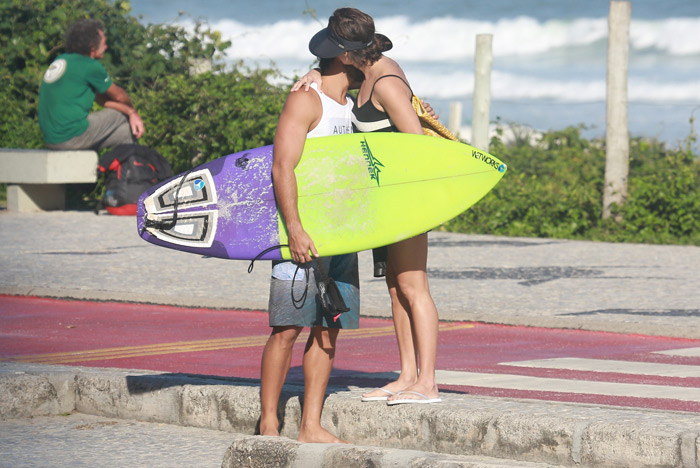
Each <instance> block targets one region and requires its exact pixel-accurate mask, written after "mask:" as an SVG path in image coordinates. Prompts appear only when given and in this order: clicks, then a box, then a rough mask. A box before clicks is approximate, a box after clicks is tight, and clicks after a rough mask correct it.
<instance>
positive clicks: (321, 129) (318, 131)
mask: <svg viewBox="0 0 700 468" xmlns="http://www.w3.org/2000/svg"><path fill="white" fill-rule="evenodd" d="M311 89H313V90H314V91H316V92H317V93H318V95H319V97H320V98H321V107H322V112H323V114H322V115H321V120H320V121H319V122H318V125H316V126H315V127H314V129H313V130H311V131H310V132H309V133H307V134H306V138H316V137H322V136H331V135H342V134H344V133H352V99H350V97H348V98H347V102H346V103H345V104H340V103H338V102H336V101H335V100H333V99H331V98H330V97H328V96H326V95H325V94H323V91H321V90H320V89H318V85H317V84H316V83H311Z"/></svg>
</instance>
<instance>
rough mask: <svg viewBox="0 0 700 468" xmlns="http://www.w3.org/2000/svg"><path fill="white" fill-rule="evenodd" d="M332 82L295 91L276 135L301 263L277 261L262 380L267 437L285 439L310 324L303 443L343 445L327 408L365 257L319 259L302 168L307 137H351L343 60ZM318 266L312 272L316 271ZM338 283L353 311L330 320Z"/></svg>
mask: <svg viewBox="0 0 700 468" xmlns="http://www.w3.org/2000/svg"><path fill="white" fill-rule="evenodd" d="M321 69H322V71H323V73H324V76H325V77H326V79H325V80H324V83H323V86H322V87H321V88H319V87H316V86H315V85H314V86H313V90H314V92H310V93H292V94H290V95H289V97H288V98H287V102H286V103H285V105H284V108H283V109H282V114H281V116H280V119H279V124H278V127H277V133H276V134H275V141H274V150H273V151H274V152H273V164H272V179H273V186H274V190H275V198H276V199H277V206H278V208H279V211H280V213H281V214H282V217H283V219H284V224H285V227H286V229H287V234H288V239H289V249H290V252H291V255H292V260H293V262H289V261H277V262H273V267H272V279H271V284H270V305H269V312H270V326H272V333H271V335H270V338H269V339H268V341H267V344H266V345H265V349H264V351H263V356H262V363H261V378H260V386H261V388H260V399H261V416H260V434H261V435H279V429H280V428H279V418H278V416H277V406H278V402H279V397H280V394H281V391H282V386H283V385H284V381H285V378H286V376H287V372H288V371H289V367H290V365H291V358H292V348H293V345H294V342H295V341H296V339H297V337H298V336H299V334H300V333H301V331H302V329H303V328H304V327H310V328H311V331H310V333H309V338H308V340H307V343H306V348H305V350H304V360H303V369H304V406H303V412H302V419H301V426H300V429H299V441H301V442H324V443H333V442H341V440H340V439H338V438H337V437H336V436H334V435H333V434H331V433H330V432H328V431H327V430H326V429H325V428H323V427H322V426H321V411H322V408H323V400H324V398H325V392H326V387H327V385H328V379H329V378H330V373H331V369H332V366H333V359H334V356H335V343H336V338H337V337H338V332H339V331H340V329H341V328H349V329H352V328H358V327H359V313H360V312H359V308H360V294H359V277H358V266H357V254H355V253H353V254H346V255H338V256H335V257H328V258H318V251H317V250H316V247H315V246H314V243H313V240H312V239H311V237H310V236H309V234H308V233H307V232H306V231H305V230H304V227H303V220H302V219H301V218H300V216H299V211H298V206H297V199H298V197H297V194H298V191H297V181H296V177H295V175H294V168H295V167H296V166H297V164H298V163H299V161H300V159H301V155H302V152H303V149H304V143H305V141H306V139H307V138H313V137H319V136H328V135H334V134H343V133H350V132H351V131H352V122H351V115H352V105H353V104H352V100H350V99H349V98H348V97H347V96H346V94H347V91H348V87H349V85H350V78H349V75H348V70H347V68H346V65H345V64H344V63H343V62H342V61H341V60H339V59H333V58H331V59H327V60H322V61H321ZM308 266H311V268H308ZM320 271H321V272H323V274H327V275H329V276H330V277H331V278H333V279H334V280H335V284H337V288H338V291H339V293H340V295H341V296H342V299H343V300H344V302H345V305H346V306H347V308H348V309H349V310H348V311H346V312H344V313H342V314H337V315H330V314H329V313H328V312H327V311H326V310H325V309H324V307H322V305H321V304H320V301H319V298H318V297H317V288H316V287H315V285H316V281H310V277H311V276H313V277H314V279H317V278H316V276H318V275H319V272H320Z"/></svg>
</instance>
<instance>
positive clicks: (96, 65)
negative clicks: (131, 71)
mask: <svg viewBox="0 0 700 468" xmlns="http://www.w3.org/2000/svg"><path fill="white" fill-rule="evenodd" d="M111 85H112V79H111V78H110V77H109V75H108V74H107V71H106V70H105V69H104V67H103V66H102V64H101V63H100V62H98V61H97V60H95V59H92V58H90V57H87V56H85V55H81V54H63V55H60V56H59V57H58V58H57V59H56V60H55V61H54V62H53V63H52V64H51V65H50V66H49V69H48V70H46V73H44V79H43V80H42V81H41V87H40V88H39V126H40V127H41V131H42V132H44V141H45V142H46V143H63V142H64V141H68V140H70V139H71V138H73V137H76V136H78V135H82V134H83V133H84V132H85V130H87V128H88V121H87V116H88V113H89V112H90V109H92V103H93V101H94V100H95V93H104V92H105V91H107V88H109V87H110V86H111Z"/></svg>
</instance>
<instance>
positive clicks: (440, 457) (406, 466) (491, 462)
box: [221, 435, 561, 468]
mask: <svg viewBox="0 0 700 468" xmlns="http://www.w3.org/2000/svg"><path fill="white" fill-rule="evenodd" d="M272 466H274V467H276V468H335V467H339V466H342V467H344V468H351V467H358V468H359V467H368V466H371V467H374V468H445V467H450V468H515V467H517V468H556V467H555V465H549V464H542V463H530V462H522V461H512V460H503V459H496V458H489V457H479V456H461V455H445V454H440V453H428V452H421V451H418V450H406V449H404V450H399V449H387V448H384V447H371V446H359V445H346V444H302V443H299V442H296V441H293V440H289V439H283V438H280V437H268V436H264V437H261V436H242V435H237V436H236V437H235V438H234V440H233V443H232V444H231V446H230V447H229V449H228V450H227V451H226V454H225V455H224V460H223V463H222V464H221V467H222V468H259V467H260V468H262V467H272ZM557 466H559V467H561V465H557Z"/></svg>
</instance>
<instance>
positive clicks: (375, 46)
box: [328, 8, 391, 65]
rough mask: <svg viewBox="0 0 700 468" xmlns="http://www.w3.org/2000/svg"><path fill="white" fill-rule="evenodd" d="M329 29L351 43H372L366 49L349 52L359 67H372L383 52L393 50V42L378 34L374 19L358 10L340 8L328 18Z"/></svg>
mask: <svg viewBox="0 0 700 468" xmlns="http://www.w3.org/2000/svg"><path fill="white" fill-rule="evenodd" d="M328 27H329V28H330V29H331V31H333V32H334V33H335V34H336V35H338V36H340V37H342V38H343V39H347V40H349V41H358V42H365V43H367V42H370V41H372V45H370V46H369V47H367V48H365V49H360V50H352V51H349V52H348V54H350V58H351V60H352V61H353V62H355V63H357V64H358V65H372V64H373V63H374V62H376V61H377V60H379V58H380V57H381V56H382V51H383V50H388V49H389V48H391V46H390V44H391V41H389V40H388V39H387V38H386V36H383V35H381V34H376V31H375V30H374V20H373V19H372V17H371V16H369V15H368V14H366V13H363V12H361V11H360V10H358V9H357V8H338V9H337V10H335V11H334V12H333V16H331V17H330V18H328ZM387 46H388V47H387Z"/></svg>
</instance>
